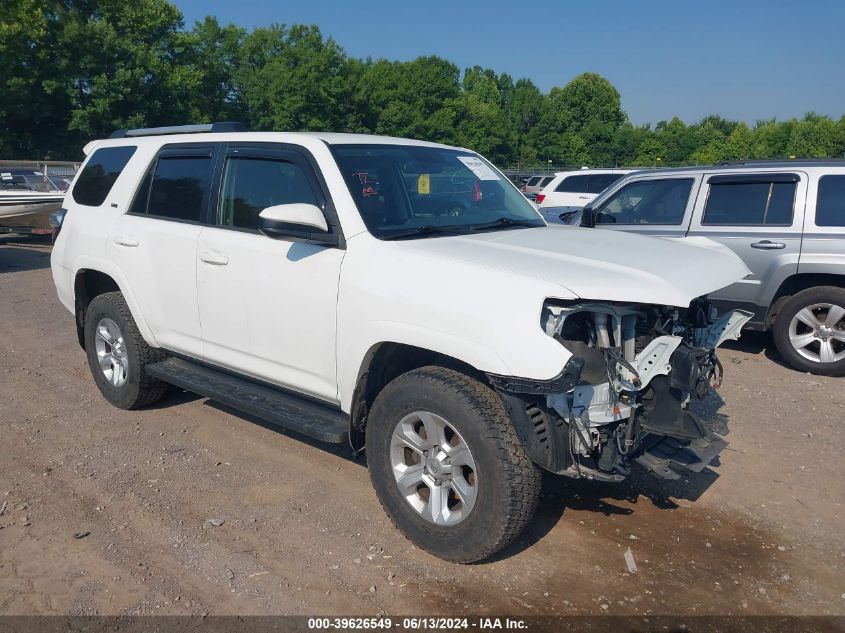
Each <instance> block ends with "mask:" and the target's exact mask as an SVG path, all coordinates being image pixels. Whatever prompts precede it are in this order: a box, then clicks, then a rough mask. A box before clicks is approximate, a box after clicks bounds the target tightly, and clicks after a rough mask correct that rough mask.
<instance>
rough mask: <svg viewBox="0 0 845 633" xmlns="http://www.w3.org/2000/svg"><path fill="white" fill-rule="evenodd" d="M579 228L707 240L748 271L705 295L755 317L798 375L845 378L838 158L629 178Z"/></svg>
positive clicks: (754, 323) (844, 205) (844, 250)
mask: <svg viewBox="0 0 845 633" xmlns="http://www.w3.org/2000/svg"><path fill="white" fill-rule="evenodd" d="M581 225H582V226H596V227H600V228H604V229H612V230H621V231H631V232H635V233H643V234H646V235H654V236H660V237H667V238H679V237H706V238H710V239H713V240H716V241H717V242H721V243H722V244H724V245H725V246H727V247H728V248H730V249H731V250H733V251H734V252H736V253H737V254H738V255H739V256H740V257H742V259H743V260H744V261H745V263H746V265H747V266H748V267H749V268H750V269H751V272H752V274H751V275H749V276H748V277H746V278H745V279H743V280H741V281H738V282H737V283H734V284H732V285H730V286H728V287H726V288H723V289H722V290H719V291H717V292H713V293H710V299H711V300H712V302H713V303H714V304H716V305H717V306H719V307H720V308H722V309H724V308H727V307H732V308H741V309H743V310H747V311H749V312H752V313H753V314H754V317H753V318H752V319H751V321H749V323H748V324H747V327H748V328H750V329H756V330H764V331H766V330H771V331H772V333H773V337H774V342H775V346H776V347H777V349H778V351H779V352H780V354H781V356H782V357H783V359H784V360H785V361H786V362H787V363H788V364H789V365H791V366H792V367H794V368H795V369H799V370H801V371H806V372H812V373H816V374H825V375H836V376H841V375H845V161H833V160H822V161H812V160H807V161H803V160H792V161H747V162H734V163H723V164H720V165H717V166H710V167H683V168H674V169H662V170H649V171H647V172H642V171H640V172H633V173H631V174H629V175H628V176H626V177H625V178H623V179H621V180H619V181H618V182H616V183H615V184H614V185H613V186H612V187H610V188H608V189H607V190H605V191H604V193H602V194H601V195H600V196H598V197H597V198H596V199H595V200H594V201H593V202H592V203H591V204H590V205H588V206H587V207H586V208H585V209H584V212H583V214H582V218H581Z"/></svg>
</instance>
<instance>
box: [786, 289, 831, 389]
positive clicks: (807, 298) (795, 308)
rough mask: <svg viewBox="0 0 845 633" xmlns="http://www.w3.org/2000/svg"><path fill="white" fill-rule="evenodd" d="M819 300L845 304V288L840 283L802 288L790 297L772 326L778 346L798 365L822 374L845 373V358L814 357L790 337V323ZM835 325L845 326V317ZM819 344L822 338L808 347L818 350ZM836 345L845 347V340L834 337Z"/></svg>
mask: <svg viewBox="0 0 845 633" xmlns="http://www.w3.org/2000/svg"><path fill="white" fill-rule="evenodd" d="M816 304H832V305H835V306H841V307H843V308H845V289H843V288H837V287H836V286H819V287H817V288H809V289H808V290H802V291H801V292H799V293H797V294H796V295H794V296H793V297H792V298H790V299H789V300H788V301H787V302H786V303H785V304H784V305H783V307H782V308H781V310H780V312H778V314H777V316H776V317H775V324H774V327H773V328H772V334H773V338H774V341H775V347H777V350H778V352H779V353H780V355H781V357H782V358H783V360H784V361H785V362H786V363H787V364H789V365H790V366H791V367H793V368H795V369H798V370H800V371H804V372H809V373H811V374H819V375H822V376H845V358H843V359H841V360H838V361H833V362H820V361H814V360H810V359H807V358H805V357H804V356H802V355H801V354H800V353H799V352H798V351H796V349H795V348H794V347H793V345H792V342H791V341H790V332H789V329H790V323H791V322H792V320H793V318H794V317H795V315H796V314H798V313H799V312H800V311H801V310H803V309H804V308H807V307H809V306H813V305H816ZM835 327H836V329H837V330H842V329H845V321H843V320H840V321H839V324H838V325H837V326H835ZM810 329H811V328H809V327H804V330H806V331H810ZM799 333H800V332H799ZM819 345H820V343H818V342H816V343H811V344H810V346H809V348H808V349H809V351H810V352H812V353H814V354H817V353H818V349H819V348H818V346H819ZM833 345H834V346H835V347H836V351H837V352H839V351H841V350H845V344H842V343H840V342H839V341H834V342H833Z"/></svg>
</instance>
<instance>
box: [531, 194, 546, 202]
mask: <svg viewBox="0 0 845 633" xmlns="http://www.w3.org/2000/svg"><path fill="white" fill-rule="evenodd" d="M545 199H546V196H544V195H543V194H542V193H538V194H537V197H536V198H535V199H534V202H536V203H537V204H543V200H545Z"/></svg>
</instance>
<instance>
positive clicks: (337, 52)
mask: <svg viewBox="0 0 845 633" xmlns="http://www.w3.org/2000/svg"><path fill="white" fill-rule="evenodd" d="M345 71H346V56H345V54H344V52H343V49H341V48H340V46H338V44H337V43H336V42H335V41H334V40H332V39H331V38H327V39H324V38H323V36H322V34H321V33H320V29H319V28H317V27H316V26H305V25H300V24H296V25H293V26H290V27H288V26H285V25H284V24H274V25H272V26H269V27H266V28H257V29H255V30H253V31H252V32H251V33H249V34H248V35H247V36H246V37H244V40H243V45H242V47H241V49H240V51H239V54H238V70H237V73H236V77H235V84H234V85H235V86H236V90H237V92H238V94H239V95H240V96H241V99H242V102H243V104H244V106H245V108H246V112H247V115H248V117H249V119H248V123H249V124H250V125H251V127H253V128H255V129H264V130H280V131H293V130H336V129H338V128H339V127H341V126H342V125H343V124H344V123H345V122H346V117H345V116H344V114H345V109H346V104H347V101H348V96H349V95H348V94H346V90H345V89H344V87H345V85H346V84H345V82H344V81H343V77H344V73H345Z"/></svg>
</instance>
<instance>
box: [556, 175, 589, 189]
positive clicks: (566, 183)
mask: <svg viewBox="0 0 845 633" xmlns="http://www.w3.org/2000/svg"><path fill="white" fill-rule="evenodd" d="M589 179H590V177H589V176H584V175H579V176H567V177H566V178H564V179H563V180H561V182H560V184H559V185H558V186H557V187H555V191H557V192H559V193H587V183H588V181H589Z"/></svg>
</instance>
